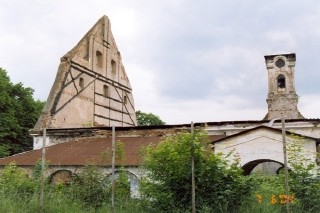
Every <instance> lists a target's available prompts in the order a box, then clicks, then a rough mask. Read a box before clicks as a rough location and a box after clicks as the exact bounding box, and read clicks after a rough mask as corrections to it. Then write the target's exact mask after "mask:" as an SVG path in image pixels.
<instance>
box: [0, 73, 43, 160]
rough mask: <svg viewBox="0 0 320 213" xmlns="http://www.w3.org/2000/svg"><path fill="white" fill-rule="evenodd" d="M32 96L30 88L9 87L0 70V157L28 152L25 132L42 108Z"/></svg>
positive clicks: (16, 85) (27, 131)
mask: <svg viewBox="0 0 320 213" xmlns="http://www.w3.org/2000/svg"><path fill="white" fill-rule="evenodd" d="M32 95H33V89H31V88H29V87H24V86H23V85H22V84H21V83H18V84H13V83H12V82H11V81H10V78H9V76H8V75H7V72H6V71H5V70H3V69H2V68H0V157H3V156H7V155H9V154H15V153H19V152H22V151H26V150H30V149H32V138H31V137H30V136H29V130H30V129H32V128H33V126H34V125H35V123H36V121H37V119H38V117H39V115H40V113H41V111H42V109H43V106H44V103H43V102H41V101H36V100H34V99H33V97H32Z"/></svg>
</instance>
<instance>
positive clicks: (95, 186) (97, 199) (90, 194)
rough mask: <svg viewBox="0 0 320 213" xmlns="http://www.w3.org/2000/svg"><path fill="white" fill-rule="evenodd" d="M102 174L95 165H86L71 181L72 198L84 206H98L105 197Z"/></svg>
mask: <svg viewBox="0 0 320 213" xmlns="http://www.w3.org/2000/svg"><path fill="white" fill-rule="evenodd" d="M104 181H105V177H104V175H103V174H102V173H101V172H99V170H98V168H97V167H96V166H92V165H88V166H85V167H84V168H83V170H82V171H81V172H80V173H79V174H78V177H77V178H76V180H75V182H74V183H73V189H72V190H73V191H72V193H73V195H74V198H76V199H77V200H79V201H81V202H82V203H83V204H84V206H88V207H93V208H98V207H101V205H102V204H103V202H104V201H105V200H106V199H107V193H106V190H107V189H106V187H105V185H106V183H105V182H104Z"/></svg>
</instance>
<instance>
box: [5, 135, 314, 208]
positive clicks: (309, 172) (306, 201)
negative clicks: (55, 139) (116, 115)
mask: <svg viewBox="0 0 320 213" xmlns="http://www.w3.org/2000/svg"><path fill="white" fill-rule="evenodd" d="M192 140H193V141H194V156H195V168H196V169H195V174H196V209H197V212H204V213H206V212H210V213H211V212H241V213H243V212H244V213H246V212H247V213H255V212H259V213H260V212H264V213H269V212H270V213H277V212H279V213H281V212H286V206H285V204H286V202H287V199H286V198H285V197H284V196H285V189H284V175H283V174H281V173H280V174H279V175H275V176H264V175H262V174H260V175H259V174H257V175H251V176H247V177H245V176H242V174H241V169H240V168H239V167H238V165H237V162H233V163H231V164H230V163H227V162H226V161H224V160H223V159H222V157H221V156H220V155H215V154H213V153H212V151H211V150H210V149H209V148H208V141H207V139H206V134H205V133H204V132H203V131H198V132H195V135H194V137H193V138H192V135H191V134H190V133H181V134H178V135H176V136H172V137H168V138H166V139H165V140H164V141H163V142H162V143H160V144H159V145H158V146H149V147H147V148H145V149H144V151H143V156H144V160H145V161H144V169H145V170H146V171H147V173H146V175H145V177H144V178H143V179H142V181H141V188H140V190H141V195H140V197H138V198H137V197H135V198H133V197H131V196H130V182H129V180H128V175H127V173H126V172H125V168H124V167H123V166H122V165H118V167H117V171H118V172H117V177H118V178H117V180H116V184H115V192H116V193H115V209H116V212H128V213H135V212H137V213H138V212H139V213H140V212H142V213H143V212H190V209H191V170H190V159H191V153H192V152H191V151H192V150H191V147H192ZM301 145H302V144H301V143H299V139H297V143H294V144H291V145H290V146H289V147H288V160H289V164H290V167H291V168H292V170H291V172H290V175H289V178H290V180H289V185H290V193H289V200H288V202H289V204H290V209H291V212H297V213H302V212H303V213H304V212H310V213H316V212H319V211H318V210H319V209H320V207H319V202H320V195H319V191H320V182H319V178H320V176H319V171H318V170H317V169H316V165H315V162H312V161H311V160H310V159H307V158H305V155H303V153H302V152H301V151H302V150H301ZM116 150H117V159H118V160H119V162H121V161H122V160H123V157H124V156H125V153H124V151H123V150H124V149H123V144H121V143H120V142H118V143H117V148H116ZM39 165H40V164H39V163H38V164H37V165H36V166H35V168H34V169H33V172H31V173H32V174H33V176H32V177H29V176H28V175H27V173H26V172H25V170H23V169H21V168H19V167H17V166H16V165H15V164H9V165H7V166H6V167H5V168H4V169H3V170H2V171H1V172H0V212H13V213H14V212H39V209H40V206H39V196H40V182H39V177H40V175H39V171H40V170H39V169H40V168H39ZM44 207H45V212H77V213H78V212H89V213H90V212H111V179H110V176H108V175H106V174H105V173H103V172H101V170H100V168H99V167H97V166H94V165H88V166H85V167H84V168H83V169H81V171H80V172H78V173H77V175H76V176H73V177H72V180H71V182H67V183H64V182H56V183H55V184H49V183H48V182H46V184H45V203H44Z"/></svg>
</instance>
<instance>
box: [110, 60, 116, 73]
mask: <svg viewBox="0 0 320 213" xmlns="http://www.w3.org/2000/svg"><path fill="white" fill-rule="evenodd" d="M111 72H112V74H113V75H115V74H116V72H117V64H116V62H115V61H114V60H112V61H111Z"/></svg>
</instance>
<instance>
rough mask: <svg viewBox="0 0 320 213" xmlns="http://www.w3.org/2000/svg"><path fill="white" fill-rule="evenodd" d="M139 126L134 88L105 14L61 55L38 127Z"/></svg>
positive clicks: (36, 126) (36, 127)
mask: <svg viewBox="0 0 320 213" xmlns="http://www.w3.org/2000/svg"><path fill="white" fill-rule="evenodd" d="M112 125H114V126H135V125H136V115H135V108H134V101H133V96H132V89H131V85H130V82H129V79H128V77H127V74H126V71H125V69H124V66H123V64H122V60H121V54H120V52H119V50H118V48H117V45H116V42H115V40H114V37H113V35H112V32H111V25H110V21H109V19H108V17H107V16H103V17H102V18H101V19H99V20H98V22H97V23H96V24H95V25H94V26H93V27H92V28H91V29H90V30H89V32H88V33H87V34H86V35H85V36H84V37H83V38H82V39H81V40H80V42H79V43H78V44H77V45H76V46H75V47H74V48H73V49H72V50H70V51H69V52H68V53H67V54H65V55H64V56H63V57H62V58H61V62H60V65H59V68H58V72H57V76H56V79H55V81H54V84H53V86H52V88H51V91H50V94H49V97H48V99H47V102H46V105H45V109H44V112H43V113H42V115H41V116H40V118H39V120H38V122H37V124H36V125H35V127H34V129H35V130H36V129H42V128H71V127H72V128H76V127H86V126H112Z"/></svg>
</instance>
